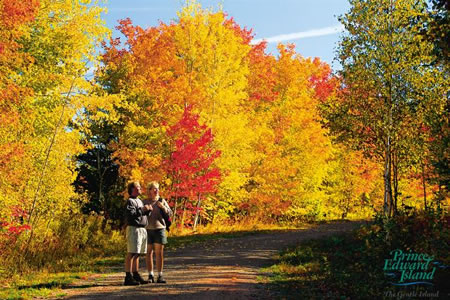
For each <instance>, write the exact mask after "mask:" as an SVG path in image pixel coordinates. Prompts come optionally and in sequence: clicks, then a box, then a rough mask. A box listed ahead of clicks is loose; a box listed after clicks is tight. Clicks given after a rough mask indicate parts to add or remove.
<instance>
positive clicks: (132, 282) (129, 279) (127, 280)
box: [123, 276, 139, 285]
mask: <svg viewBox="0 0 450 300" xmlns="http://www.w3.org/2000/svg"><path fill="white" fill-rule="evenodd" d="M123 285H139V282H137V281H136V280H134V278H133V277H131V276H130V277H128V276H125V281H124V283H123Z"/></svg>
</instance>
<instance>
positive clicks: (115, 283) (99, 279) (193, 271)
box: [64, 222, 363, 300]
mask: <svg viewBox="0 0 450 300" xmlns="http://www.w3.org/2000/svg"><path fill="white" fill-rule="evenodd" d="M361 224H363V222H336V223H331V224H322V225H319V226H315V227H313V228H309V229H299V230H289V231H277V232H270V233H261V234H255V235H250V236H244V237H238V238H233V239H221V240H215V241H213V242H209V243H202V244H196V245H192V246H188V247H185V248H181V249H176V250H172V251H170V250H167V251H166V253H165V256H166V259H165V268H164V277H165V278H166V280H167V281H168V283H167V284H146V285H141V286H137V287H136V286H131V287H128V286H123V285H122V284H123V278H124V273H123V269H122V268H123V266H118V267H117V269H116V271H117V272H116V273H112V274H104V275H96V276H92V278H89V279H88V280H86V281H82V282H81V281H80V282H78V283H75V284H74V285H72V286H71V287H68V288H67V289H66V290H65V292H66V293H67V296H66V297H65V298H64V299H77V300H78V299H105V300H107V299H108V300H109V299H196V300H197V299H198V300H203V299H208V300H209V299H213V300H221V299H227V300H229V299H255V300H256V299H272V297H271V295H270V294H269V292H268V291H267V290H265V288H264V285H263V284H262V283H258V281H257V276H258V275H261V274H260V273H259V272H260V268H261V267H265V266H270V265H271V263H273V262H274V260H273V257H274V255H276V254H277V253H278V251H279V250H281V249H283V248H285V247H287V246H291V245H296V244H298V243H299V242H301V241H303V240H307V239H311V238H318V237H321V236H328V235H333V234H338V233H340V232H344V231H350V230H352V229H354V228H356V227H358V226H360V225H361ZM169 242H170V240H169ZM143 267H144V264H143V260H141V270H140V272H141V274H142V275H144V278H147V272H146V271H145V270H144V268H143Z"/></svg>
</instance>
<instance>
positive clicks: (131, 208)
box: [127, 199, 152, 218]
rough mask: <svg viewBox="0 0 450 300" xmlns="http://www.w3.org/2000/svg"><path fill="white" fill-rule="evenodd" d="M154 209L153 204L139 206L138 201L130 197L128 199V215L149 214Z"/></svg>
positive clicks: (136, 216) (139, 215)
mask: <svg viewBox="0 0 450 300" xmlns="http://www.w3.org/2000/svg"><path fill="white" fill-rule="evenodd" d="M151 211H152V207H151V205H144V206H143V207H139V206H137V202H136V201H132V200H131V199H128V201H127V215H129V216H130V217H132V218H139V217H141V216H143V215H149V214H150V212H151Z"/></svg>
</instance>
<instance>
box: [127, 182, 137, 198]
mask: <svg viewBox="0 0 450 300" xmlns="http://www.w3.org/2000/svg"><path fill="white" fill-rule="evenodd" d="M138 184H139V181H133V182H130V183H129V184H128V195H131V194H132V193H133V189H134V188H135V187H136V185H138Z"/></svg>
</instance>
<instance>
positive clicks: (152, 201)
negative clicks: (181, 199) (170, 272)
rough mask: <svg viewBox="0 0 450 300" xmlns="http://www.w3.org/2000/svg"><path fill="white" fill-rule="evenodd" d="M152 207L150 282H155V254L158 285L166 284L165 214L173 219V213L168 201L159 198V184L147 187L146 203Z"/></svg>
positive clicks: (149, 230) (149, 258)
mask: <svg viewBox="0 0 450 300" xmlns="http://www.w3.org/2000/svg"><path fill="white" fill-rule="evenodd" d="M145 203H146V204H149V205H151V206H152V208H153V210H152V213H151V215H150V216H149V218H148V225H147V227H146V228H147V242H148V245H147V248H148V251H147V256H146V263H147V269H148V280H149V281H150V282H155V276H154V274H153V253H155V256H156V269H157V270H158V279H157V280H156V282H157V283H166V280H165V279H164V277H163V267H164V245H165V244H167V231H166V228H167V224H166V222H165V220H164V217H163V214H165V215H166V216H169V217H172V215H173V213H172V210H171V209H170V207H169V204H167V201H166V200H164V199H163V198H161V197H160V196H159V183H158V182H156V181H152V182H150V183H149V184H148V186H147V200H146V202H145Z"/></svg>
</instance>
